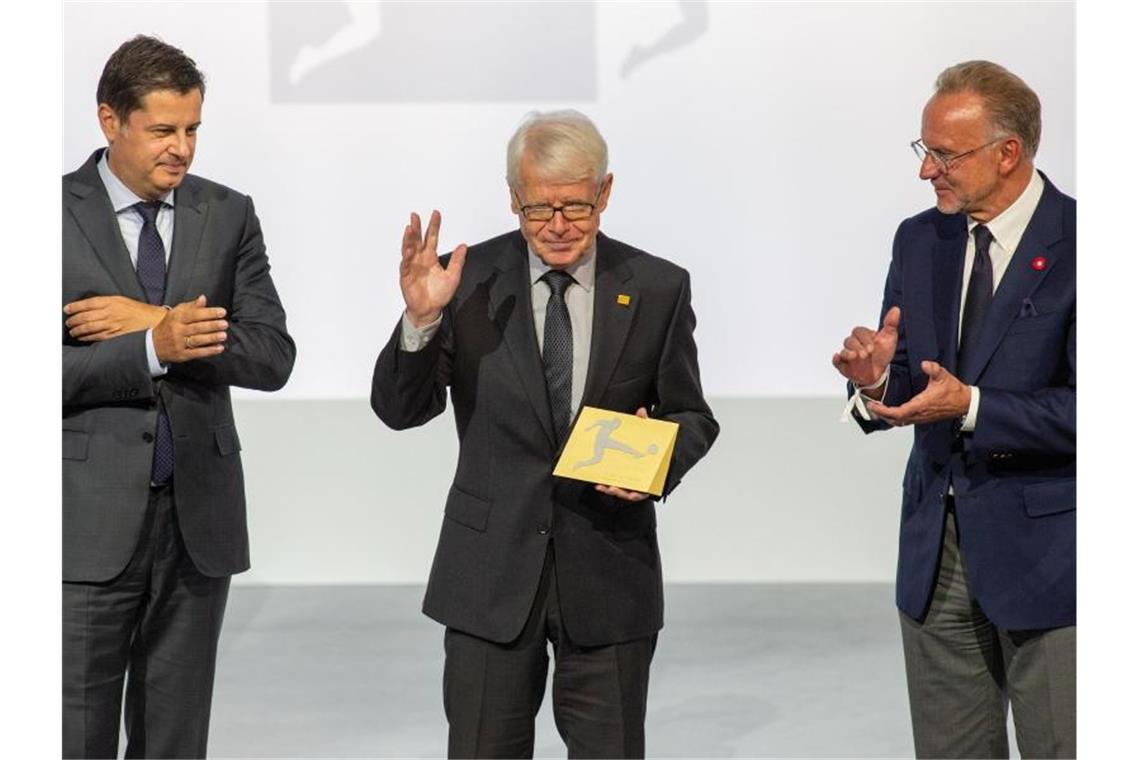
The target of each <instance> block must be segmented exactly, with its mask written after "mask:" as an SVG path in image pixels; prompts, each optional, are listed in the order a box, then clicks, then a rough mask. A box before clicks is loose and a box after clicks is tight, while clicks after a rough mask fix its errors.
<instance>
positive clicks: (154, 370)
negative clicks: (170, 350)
mask: <svg viewBox="0 0 1140 760" xmlns="http://www.w3.org/2000/svg"><path fill="white" fill-rule="evenodd" d="M146 363H147V366H148V367H150V376H151V377H162V376H163V375H165V374H166V365H165V364H163V363H162V362H160V361H159V360H158V351H156V350H155V348H154V328H153V327H152V328H150V329H149V330H147V331H146Z"/></svg>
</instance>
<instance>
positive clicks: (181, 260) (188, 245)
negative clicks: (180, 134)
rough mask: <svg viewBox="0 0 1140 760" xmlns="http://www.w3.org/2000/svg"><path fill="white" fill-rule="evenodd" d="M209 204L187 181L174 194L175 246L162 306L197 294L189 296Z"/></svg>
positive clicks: (173, 246) (186, 299)
mask: <svg viewBox="0 0 1140 760" xmlns="http://www.w3.org/2000/svg"><path fill="white" fill-rule="evenodd" d="M208 215H209V204H207V203H206V201H205V200H204V199H203V198H202V197H201V192H200V190H199V188H198V185H197V183H195V182H194V180H193V178H192V177H187V178H186V180H185V181H184V182H183V183H182V185H181V187H179V188H178V189H177V190H175V191H174V243H173V245H172V246H171V248H172V250H171V251H170V257H169V261H170V269H169V271H168V272H167V274H166V296H165V298H164V299H163V303H165V304H167V305H168V306H174V305H176V304H179V303H181V302H183V301H188V300H190V298H193V297H197V296H198V294H197V293H193V294H191V293H189V292H188V291H189V289H190V286H191V285H192V284H193V275H194V267H195V265H196V264H197V262H198V252H199V249H200V248H201V246H202V233H203V231H204V230H205V229H206V218H207V216H208Z"/></svg>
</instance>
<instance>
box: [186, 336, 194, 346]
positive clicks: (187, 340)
mask: <svg viewBox="0 0 1140 760" xmlns="http://www.w3.org/2000/svg"><path fill="white" fill-rule="evenodd" d="M186 348H194V346H193V345H191V344H190V336H189V335H187V336H186Z"/></svg>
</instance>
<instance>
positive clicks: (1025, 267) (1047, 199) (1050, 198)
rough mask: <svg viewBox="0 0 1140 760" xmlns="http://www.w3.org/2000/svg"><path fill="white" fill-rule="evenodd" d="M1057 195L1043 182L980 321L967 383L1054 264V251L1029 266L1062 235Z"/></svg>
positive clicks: (964, 379) (965, 378)
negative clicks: (1038, 267) (1038, 264)
mask: <svg viewBox="0 0 1140 760" xmlns="http://www.w3.org/2000/svg"><path fill="white" fill-rule="evenodd" d="M1060 203H1061V201H1060V198H1059V197H1058V193H1057V190H1056V189H1055V188H1053V187H1052V186H1051V185H1049V184H1048V183H1046V187H1045V192H1044V193H1043V194H1042V195H1041V200H1040V201H1039V202H1038V203H1037V209H1036V210H1035V211H1034V212H1033V216H1032V217H1031V218H1030V220H1029V226H1028V227H1026V228H1025V234H1024V235H1022V237H1021V242H1020V243H1018V244H1017V250H1016V251H1014V254H1013V258H1012V259H1010V262H1009V266H1008V267H1007V268H1006V270H1005V274H1004V275H1002V278H1001V283H1000V284H999V285H998V288H997V291H996V292H995V293H994V300H993V301H992V302H991V303H990V308H989V309H988V310H987V311H986V317H985V319H984V320H983V321H982V332H981V334H980V335H979V336H978V342H977V343H976V344H975V346H974V350H973V351H972V352H971V355H970V362H969V367H970V371H969V373H968V374H966V375H964V376H963V377H961V378H960V379H961V380H962V382H964V383H966V384H967V385H973V384H975V383H976V382H977V381H978V378H979V377H980V376H981V374H982V371H983V370H984V369H985V367H986V364H987V363H988V362H989V360H990V358H991V357H992V356H993V354H994V351H996V350H997V347H998V345H999V344H1000V343H1001V339H1002V337H1003V336H1004V335H1005V332H1006V330H1008V329H1009V327H1010V325H1012V324H1013V321H1014V320H1015V319H1016V318H1017V314H1018V312H1019V311H1020V310H1021V305H1022V303H1023V302H1024V301H1025V299H1026V298H1028V297H1029V296H1030V295H1032V294H1033V291H1035V290H1036V289H1037V288H1038V286H1039V285H1040V284H1041V283H1042V282H1044V280H1045V277H1046V275H1048V274H1049V270H1051V269H1052V268H1053V266H1054V265H1055V264H1056V254H1054V255H1051V256H1045V261H1046V264H1045V268H1044V269H1042V270H1040V271H1038V270H1036V269H1034V268H1033V267H1032V266H1031V262H1032V261H1033V259H1035V258H1037V257H1038V256H1043V255H1044V254H1047V253H1049V249H1050V247H1052V246H1053V245H1055V244H1056V243H1057V242H1058V241H1059V240H1061V239H1062V238H1063V237H1064V231H1063V230H1062V228H1061V209H1060Z"/></svg>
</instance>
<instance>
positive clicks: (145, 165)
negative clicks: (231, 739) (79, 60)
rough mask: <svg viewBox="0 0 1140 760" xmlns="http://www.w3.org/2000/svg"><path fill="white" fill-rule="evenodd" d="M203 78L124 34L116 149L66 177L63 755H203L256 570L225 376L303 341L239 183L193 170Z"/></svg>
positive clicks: (103, 122)
mask: <svg viewBox="0 0 1140 760" xmlns="http://www.w3.org/2000/svg"><path fill="white" fill-rule="evenodd" d="M204 93H205V84H204V81H203V78H202V74H201V73H200V72H199V71H198V69H197V67H196V66H195V64H194V62H193V61H192V60H190V59H189V58H187V57H186V55H184V54H183V53H182V51H180V50H178V49H177V48H174V47H171V46H170V45H167V44H165V43H163V42H161V41H159V40H156V39H154V38H150V37H136V38H134V39H132V40H130V41H128V42H126V43H124V44H123V45H122V46H121V47H120V48H119V49H118V50H117V51H116V52H115V53H114V54H113V55H112V56H111V58H110V59H109V60H108V62H107V65H106V67H105V68H104V70H103V75H102V77H101V78H100V80H99V87H98V92H97V100H98V117H99V123H100V126H101V128H102V130H103V134H104V135H105V137H106V139H107V143H108V147H107V148H106V149H100V150H97V151H96V152H95V153H93V154H92V155H91V157H90V158H89V159H88V160H87V162H86V163H85V164H84V165H83V166H82V167H80V168H79V169H78V170H77V171H75V172H73V173H71V174H68V175H66V176H64V178H63V304H64V314H65V317H64V327H63V754H64V756H65V757H114V756H115V755H116V753H117V751H118V738H119V719H120V713H121V712H122V711H123V683H124V680H126V709H125V723H126V731H127V739H128V745H127V751H126V754H127V757H202V756H204V755H205V752H206V740H207V730H208V727H209V716H210V700H211V695H212V691H213V680H214V661H215V655H216V652H217V641H218V634H219V631H220V630H221V625H222V614H223V612H224V610H225V604H226V596H227V593H228V590H229V579H230V576H231V575H232V574H234V573H239V572H242V571H243V570H246V569H247V568H248V567H249V544H248V536H247V532H246V522H245V497H244V493H243V483H242V468H241V459H240V457H239V455H238V452H239V451H240V449H241V444H240V443H239V441H238V436H237V430H236V429H235V427H234V420H233V410H232V408H231V406H230V386H234V385H236V386H240V387H245V388H256V389H259V390H276V389H278V388H280V387H282V386H283V385H284V384H285V382H286V380H287V379H288V378H289V374H290V372H291V371H292V368H293V359H294V357H295V353H296V350H295V348H294V345H293V340H292V339H291V338H290V337H289V335H288V333H287V332H286V329H285V312H284V310H283V309H282V307H281V303H280V301H279V299H278V297H277V291H276V289H275V288H274V285H273V280H272V279H271V277H270V275H269V261H268V259H267V258H266V255H265V245H264V243H263V241H262V237H261V229H260V226H259V224H258V221H257V216H256V215H255V214H254V210H253V204H252V202H251V201H250V199H249V198H248V197H247V196H244V195H241V194H240V193H237V192H235V191H233V190H230V189H229V188H227V187H223V186H222V185H218V184H215V183H213V182H210V181H208V180H205V179H202V178H200V177H195V176H192V175H189V174H187V171H188V169H189V167H190V163H191V161H192V159H193V157H194V147H195V140H196V136H197V130H198V126H199V124H200V123H201V109H202V98H203V96H204Z"/></svg>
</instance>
